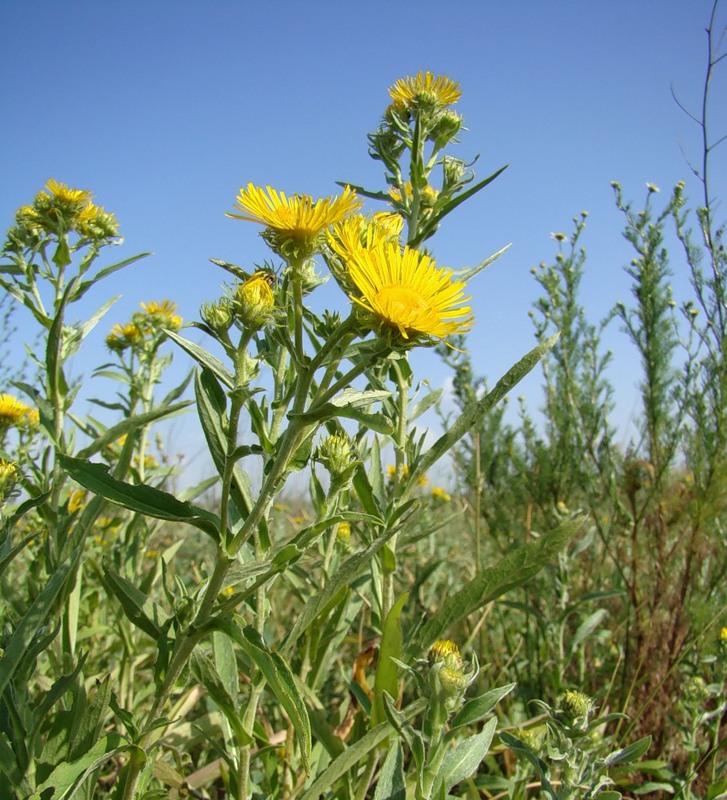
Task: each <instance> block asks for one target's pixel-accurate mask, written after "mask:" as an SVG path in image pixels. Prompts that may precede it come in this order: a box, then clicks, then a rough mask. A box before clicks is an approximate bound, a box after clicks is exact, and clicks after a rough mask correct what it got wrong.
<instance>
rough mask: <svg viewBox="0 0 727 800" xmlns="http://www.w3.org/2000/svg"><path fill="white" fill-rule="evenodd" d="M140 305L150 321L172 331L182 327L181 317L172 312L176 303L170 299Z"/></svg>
mask: <svg viewBox="0 0 727 800" xmlns="http://www.w3.org/2000/svg"><path fill="white" fill-rule="evenodd" d="M140 305H141V307H142V309H143V311H144V313H145V314H146V315H147V316H148V317H149V319H150V320H151V322H152V323H156V324H157V325H159V326H160V327H162V328H167V329H169V330H172V331H178V330H179V329H180V328H181V327H182V318H181V317H180V316H179V315H178V314H175V313H174V312H175V311H176V310H177V304H176V303H173V302H172V301H171V300H162V301H161V303H157V302H155V301H151V302H150V303H141V304H140Z"/></svg>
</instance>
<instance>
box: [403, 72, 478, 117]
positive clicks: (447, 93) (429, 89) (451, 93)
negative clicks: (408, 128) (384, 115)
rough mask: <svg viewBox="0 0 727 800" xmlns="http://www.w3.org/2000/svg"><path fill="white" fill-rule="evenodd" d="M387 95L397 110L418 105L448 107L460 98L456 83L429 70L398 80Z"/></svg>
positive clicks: (460, 93) (409, 108) (408, 108)
mask: <svg viewBox="0 0 727 800" xmlns="http://www.w3.org/2000/svg"><path fill="white" fill-rule="evenodd" d="M389 94H390V95H391V99H392V100H393V103H394V107H395V108H396V109H397V110H411V109H413V108H415V107H417V106H419V105H426V106H430V107H437V106H439V107H443V106H449V105H452V104H453V103H456V102H457V101H458V100H459V98H460V97H461V96H462V92H461V90H460V88H459V84H458V83H455V82H454V81H453V80H451V79H450V78H448V77H446V75H434V74H433V73H431V72H429V70H427V71H426V72H419V73H418V74H417V75H415V76H414V77H413V78H412V77H408V78H399V79H398V80H397V81H396V83H395V84H394V85H393V86H392V87H391V88H390V89H389Z"/></svg>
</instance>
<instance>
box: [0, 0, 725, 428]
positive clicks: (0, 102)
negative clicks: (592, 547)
mask: <svg viewBox="0 0 727 800" xmlns="http://www.w3.org/2000/svg"><path fill="white" fill-rule="evenodd" d="M711 6H712V3H711V0H579V1H578V2H576V1H575V0H569V1H567V0H550V2H545V0H540V1H536V0H521V2H517V3H515V2H494V0H480V1H479V2H475V0H470V1H469V2H461V1H457V0H454V1H453V2H449V3H442V2H438V3H434V2H430V1H429V0H416V2H414V0H403V1H402V2H396V3H395V2H391V1H389V2H386V3H383V2H378V1H377V0H374V1H373V2H366V3H356V4H354V3H345V2H340V0H339V2H323V1H322V0H321V1H316V0H310V1H309V2H292V1H291V2H276V1H275V0H273V1H272V2H267V3H253V2H245V0H239V1H238V2H229V1H228V2H206V3H202V2H198V3H192V2H185V1H184V0H176V1H175V2H170V1H168V0H156V1H155V2H153V3H149V2H146V3H142V2H137V1H135V0H130V1H129V2H124V3H122V2H103V3H101V2H98V0H94V2H72V3H56V2H33V0H29V1H28V2H23V3H13V2H9V1H8V0H6V2H3V3H0V29H2V30H3V31H4V36H3V47H2V50H0V76H1V78H0V80H1V81H2V83H1V84H0V87H1V88H0V113H1V114H2V119H3V146H2V151H0V159H1V160H2V193H0V224H2V225H3V226H4V227H5V228H7V227H9V225H10V224H11V223H12V220H13V213H14V210H15V209H16V208H17V207H18V206H19V205H21V204H23V203H26V202H29V201H30V200H31V199H32V197H33V195H34V194H35V192H36V191H38V190H39V189H40V188H42V186H43V184H44V183H45V181H46V180H47V179H48V178H49V177H54V178H56V179H58V180H61V181H64V182H66V183H69V184H71V185H73V186H78V187H82V188H90V189H92V190H93V191H94V193H95V196H96V200H97V202H98V203H100V204H102V205H104V206H105V207H106V208H107V209H108V210H111V211H113V212H114V213H115V214H116V216H117V218H118V219H119V221H120V224H121V229H122V232H123V233H124V235H125V237H126V243H125V244H124V246H123V247H122V248H119V249H116V250H115V251H114V252H113V255H114V257H118V258H122V257H126V256H129V255H131V254H133V253H135V252H138V251H142V250H152V251H153V252H154V254H155V255H154V256H153V257H151V258H149V259H147V260H145V261H143V262H141V263H140V264H137V265H136V266H134V267H131V268H130V269H129V270H128V271H127V272H124V273H121V274H120V275H119V276H118V277H117V278H115V279H114V280H113V281H110V282H109V283H108V284H107V285H106V289H105V290H104V291H103V292H100V293H99V294H98V295H97V296H96V297H95V298H94V300H96V301H98V304H100V303H101V302H102V301H103V300H105V299H106V297H107V296H108V295H109V294H112V293H116V292H120V293H122V294H123V297H122V299H121V300H120V301H119V303H118V304H117V306H116V307H114V309H112V310H111V312H110V314H109V316H108V317H107V320H108V324H107V325H104V324H103V323H102V325H101V326H100V328H99V330H98V336H97V337H96V340H95V341H93V342H91V343H90V346H89V349H88V350H87V351H86V356H85V359H84V361H83V363H82V364H80V365H79V367H78V371H79V372H86V373H88V371H90V369H91V367H92V366H93V365H94V364H95V363H96V362H97V360H98V358H100V357H101V354H102V353H103V347H102V342H103V336H104V335H105V333H106V332H107V331H108V329H109V328H110V326H111V324H112V323H113V322H117V321H124V320H126V319H127V318H128V317H129V316H130V314H131V313H132V312H133V310H134V309H135V308H136V307H137V306H138V303H139V302H140V301H146V300H158V299H162V298H163V297H169V298H171V299H173V300H175V301H176V302H178V304H179V308H180V313H181V314H182V315H183V316H184V317H185V318H186V319H194V318H197V313H198V308H199V305H200V303H201V302H202V301H204V300H208V299H213V298H214V297H216V296H217V295H218V294H219V287H220V282H221V280H222V279H223V276H222V274H221V273H220V271H219V270H217V268H215V267H213V266H212V265H211V264H210V263H209V262H208V260H207V259H208V258H209V257H210V256H212V257H217V258H223V259H226V260H229V261H233V262H235V263H238V264H241V265H243V266H245V265H251V264H253V263H254V262H256V261H257V262H260V261H262V260H263V259H264V258H266V256H267V252H266V249H265V247H264V245H263V243H262V241H261V240H260V239H259V237H258V235H257V234H258V229H257V227H256V226H254V225H250V224H248V223H244V222H240V221H236V220H231V219H228V218H226V217H225V212H226V211H228V210H231V207H232V203H233V201H234V197H235V195H236V193H237V191H238V189H239V187H240V186H242V185H245V184H246V183H247V182H248V181H252V182H253V183H256V184H260V185H265V184H271V185H273V186H275V187H276V188H279V189H282V190H284V191H286V192H299V193H305V194H312V195H314V196H325V195H329V194H332V193H335V192H336V191H337V190H338V189H337V187H336V185H335V181H337V180H348V181H351V182H352V183H358V184H363V185H365V186H367V187H369V188H374V189H376V188H382V186H383V179H382V175H381V171H380V168H379V165H378V164H377V163H376V162H373V161H372V160H371V159H370V158H369V157H368V155H367V142H366V134H367V132H369V131H371V130H373V129H374V128H375V127H376V126H377V124H378V121H379V119H380V116H381V114H382V112H383V111H384V109H385V107H386V105H387V104H388V100H389V98H388V93H387V88H388V87H389V86H390V85H391V84H392V83H393V82H394V81H395V80H396V78H398V77H402V76H405V75H410V74H415V73H416V72H418V71H419V70H422V69H428V70H431V71H432V72H435V73H444V74H446V75H448V76H449V77H451V78H452V79H454V80H456V81H458V82H459V83H460V84H461V88H462V90H463V96H462V98H461V100H460V102H459V104H458V110H459V111H460V112H461V113H462V114H463V115H464V119H465V125H466V126H467V128H468V129H469V130H468V132H467V133H465V135H464V137H463V141H462V143H461V144H460V145H459V146H458V147H457V149H456V150H455V151H454V154H455V155H458V156H460V157H462V158H465V159H470V158H472V157H474V156H475V155H476V154H478V153H479V154H480V159H479V161H478V163H477V165H476V170H477V174H478V176H479V177H484V176H485V175H487V174H489V173H490V172H493V171H494V170H496V169H497V168H499V167H500V166H502V165H503V164H509V165H510V166H509V168H508V169H507V170H506V172H505V173H504V174H503V175H502V176H501V177H500V178H499V179H498V180H497V181H496V182H495V183H494V184H492V185H491V186H490V187H488V188H487V189H486V190H485V191H483V192H482V193H481V194H479V195H477V196H476V197H475V198H474V199H473V200H471V201H470V202H468V203H466V204H465V205H464V206H462V207H460V208H459V209H458V210H457V211H456V212H454V213H453V214H452V215H451V216H450V217H449V218H448V220H447V221H446V222H445V224H444V226H443V228H442V229H441V231H440V233H439V234H438V235H437V237H436V238H435V239H434V240H432V242H431V245H432V249H433V251H434V253H435V255H436V257H437V260H438V262H439V263H440V264H442V265H446V266H450V267H453V268H460V267H463V266H471V265H474V264H476V263H478V262H479V261H481V260H482V258H484V257H485V256H487V255H489V254H490V253H491V252H493V251H495V250H498V249H499V248H501V247H502V246H504V245H506V244H508V243H510V242H511V243H512V247H511V248H510V250H509V251H508V253H507V254H505V256H503V257H502V258H501V259H500V260H499V261H498V262H497V263H496V264H495V265H493V266H492V267H491V268H490V269H489V270H487V271H485V273H483V274H481V275H480V276H479V277H478V278H477V279H476V281H475V282H474V283H473V284H472V286H471V289H472V294H473V301H472V305H473V307H474V311H475V314H476V317H477V324H476V327H475V329H474V331H473V333H472V334H471V337H470V341H471V348H472V353H473V360H474V365H475V369H476V370H477V371H478V372H479V373H481V374H485V375H487V376H488V377H490V378H491V379H493V380H494V379H496V378H497V377H499V375H500V374H502V373H503V372H504V371H505V370H506V369H507V368H508V367H509V366H510V365H511V364H512V363H513V362H515V361H516V360H517V359H518V358H519V357H520V356H521V355H522V354H524V353H525V352H526V351H527V350H529V349H530V348H531V347H532V346H533V344H534V340H533V332H532V326H531V323H530V321H529V318H528V314H527V312H528V310H529V308H530V307H531V304H532V302H533V301H534V299H535V298H536V297H537V295H538V291H537V289H538V287H537V285H536V283H535V281H534V280H533V278H532V276H531V274H530V269H531V267H533V266H535V265H537V264H538V263H539V262H541V261H543V260H548V259H551V258H552V257H553V256H554V254H555V252H556V248H555V242H553V241H552V240H551V238H550V234H551V232H553V231H561V230H564V231H570V229H571V227H572V223H571V219H572V217H573V216H574V215H577V214H578V213H579V212H580V211H582V210H587V211H588V212H589V217H588V227H587V229H586V232H585V234H584V239H583V244H584V245H585V246H586V248H587V249H588V251H589V261H588V267H587V270H588V272H587V276H586V279H585V285H584V298H583V299H584V302H585V304H586V306H587V308H588V310H589V313H590V315H591V317H592V318H593V320H594V321H595V320H598V319H600V318H601V317H603V316H604V315H605V314H606V313H607V312H608V310H609V309H610V307H611V306H612V305H613V303H614V302H616V301H617V300H619V299H624V300H626V299H628V294H629V288H628V278H627V276H626V275H625V273H624V272H623V267H624V266H625V265H626V264H627V263H628V261H629V260H630V258H631V254H630V252H629V250H628V247H627V245H626V244H625V242H624V241H623V240H622V237H621V228H622V221H621V218H620V215H619V213H618V212H617V211H616V209H615V207H614V204H613V193H612V190H611V188H610V183H611V181H613V180H618V181H620V182H621V184H622V185H623V188H624V194H625V196H626V197H627V198H630V199H633V201H634V203H635V204H638V203H641V202H642V201H643V199H644V197H645V184H646V182H647V181H650V182H653V183H655V184H657V185H658V186H660V187H661V188H662V190H663V191H662V198H664V199H665V195H666V194H668V191H669V189H670V187H671V186H673V184H675V183H676V182H677V181H679V180H685V181H687V195H688V197H689V198H691V199H692V200H693V202H697V201H698V198H699V191H700V186H699V184H698V183H697V182H696V181H695V179H694V178H693V176H692V175H691V173H690V170H689V168H688V166H687V164H686V162H685V158H684V155H683V153H682V151H684V152H685V153H686V154H688V155H689V156H691V157H693V158H694V159H698V158H699V157H700V149H699V148H700V143H699V130H698V128H697V127H696V126H695V125H694V124H693V123H692V122H691V121H689V120H688V119H687V117H686V116H685V115H684V114H683V113H682V112H681V111H680V110H679V109H678V108H677V106H676V104H675V102H674V100H673V99H672V97H671V93H670V86H672V85H673V87H674V89H675V91H676V92H677V94H678V96H679V97H680V99H681V100H682V102H683V103H684V104H685V105H687V106H688V107H689V108H691V109H694V110H695V111H696V110H697V109H698V107H699V103H700V100H701V90H702V84H703V80H704V73H705V62H706V35H705V33H704V28H705V26H706V25H707V22H708V19H709V14H710V10H711ZM726 11H727V6H723V7H722V9H721V15H720V16H721V24H722V27H724V24H725V17H726V15H725V12H726ZM726 69H727V65H725V64H723V66H722V68H721V71H718V72H717V74H716V76H715V79H714V98H713V105H712V108H713V118H712V129H713V131H714V133H715V135H716V136H718V135H722V134H724V133H726V132H727V103H725V99H726V96H727V91H726V87H727V73H726V72H725V70H726ZM726 166H727V145H726V146H725V147H724V148H722V150H721V151H717V153H716V154H715V160H714V163H713V176H714V185H713V189H714V192H715V194H717V195H719V194H720V193H721V192H722V193H723V192H724V187H725V181H724V177H725V175H726V174H727V172H726V171H725V167H726ZM720 210H721V211H723V210H724V206H722V207H721V209H720ZM674 254H675V261H674V270H675V273H677V274H676V275H675V278H674V285H675V295H676V297H677V298H678V299H681V298H683V297H685V296H687V294H686V292H687V291H688V284H687V280H686V276H685V272H684V269H685V268H684V265H683V262H682V261H681V259H679V258H678V253H677V251H676V249H675V251H674ZM319 291H320V295H319V298H318V302H320V303H321V304H322V305H325V306H329V307H332V308H335V307H342V306H343V305H344V298H343V296H342V295H341V293H340V290H339V289H338V288H337V287H336V286H335V285H334V284H333V283H331V284H329V285H327V286H326V287H324V288H323V289H321V290H319ZM607 343H608V345H609V346H611V347H612V348H613V350H614V352H615V354H616V362H615V365H614V368H613V371H612V378H613V380H614V382H615V383H616V385H617V388H618V399H619V411H618V415H617V420H618V421H619V424H622V425H623V426H624V429H625V427H626V426H627V424H628V419H629V416H630V415H631V413H632V412H633V409H634V398H635V396H636V391H635V388H634V385H635V383H636V381H637V380H638V363H637V361H636V358H635V356H634V354H633V352H632V351H631V350H630V348H629V346H628V345H627V343H626V340H625V338H624V336H623V335H622V334H620V333H619V331H618V328H617V327H616V326H614V327H613V329H612V331H611V333H609V335H608V341H607ZM94 348H95V349H94ZM176 359H177V363H178V364H179V365H180V366H181V365H185V364H186V359H185V357H184V356H183V354H181V353H180V354H178V355H177V357H176ZM415 363H416V365H417V368H418V373H419V376H420V377H426V378H429V379H430V380H431V382H432V384H434V385H435V386H436V385H441V383H442V382H443V381H444V379H445V377H446V371H445V370H444V368H443V367H442V365H441V364H440V362H439V360H438V359H437V358H436V357H435V356H434V355H433V354H431V353H418V354H417V356H416V359H415ZM538 384H539V378H534V379H530V380H528V381H527V382H526V383H525V384H524V385H523V386H522V389H521V390H518V393H520V392H521V391H522V392H523V393H525V394H527V396H528V397H529V398H532V399H531V401H530V404H531V406H532V407H533V408H534V407H536V406H537V405H538V404H539V402H540V394H539V391H538Z"/></svg>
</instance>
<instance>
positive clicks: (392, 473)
mask: <svg viewBox="0 0 727 800" xmlns="http://www.w3.org/2000/svg"><path fill="white" fill-rule="evenodd" d="M408 474H409V465H408V464H404V465H403V466H402V468H401V475H402V477H403V478H406V476H407V475H408ZM386 476H387V478H388V479H389V480H390V481H393V480H395V479H396V467H395V466H394V465H393V464H389V466H388V467H387V468H386Z"/></svg>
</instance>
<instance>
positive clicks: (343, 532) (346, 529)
mask: <svg viewBox="0 0 727 800" xmlns="http://www.w3.org/2000/svg"><path fill="white" fill-rule="evenodd" d="M336 536H337V537H338V539H339V541H341V542H343V543H344V544H347V543H348V541H349V540H350V538H351V525H350V523H348V522H339V523H338V529H337V530H336Z"/></svg>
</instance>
